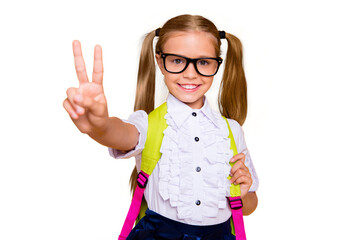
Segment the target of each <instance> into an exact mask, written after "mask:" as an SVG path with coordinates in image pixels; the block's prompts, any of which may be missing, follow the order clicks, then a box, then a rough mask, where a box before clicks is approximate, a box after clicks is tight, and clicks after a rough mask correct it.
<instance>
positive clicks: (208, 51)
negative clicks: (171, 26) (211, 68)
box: [162, 31, 217, 58]
mask: <svg viewBox="0 0 360 240" xmlns="http://www.w3.org/2000/svg"><path fill="white" fill-rule="evenodd" d="M216 43H217V40H216V38H215V37H214V36H213V35H211V34H210V33H207V32H203V31H189V32H184V31H178V32H172V33H170V34H169V36H168V38H167V40H166V42H165V43H164V46H163V47H162V51H163V52H164V53H173V54H179V55H183V56H186V57H190V58H197V57H216V49H215V46H216Z"/></svg>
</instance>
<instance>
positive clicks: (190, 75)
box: [184, 62, 198, 79]
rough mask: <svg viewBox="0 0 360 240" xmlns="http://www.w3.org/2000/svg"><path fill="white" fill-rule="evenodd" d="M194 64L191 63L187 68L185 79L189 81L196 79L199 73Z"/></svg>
mask: <svg viewBox="0 0 360 240" xmlns="http://www.w3.org/2000/svg"><path fill="white" fill-rule="evenodd" d="M194 64H195V63H194V62H190V63H189V65H188V66H187V68H186V69H185V71H184V77H185V78H189V79H194V78H196V77H197V75H198V73H197V71H196V69H195V66H194Z"/></svg>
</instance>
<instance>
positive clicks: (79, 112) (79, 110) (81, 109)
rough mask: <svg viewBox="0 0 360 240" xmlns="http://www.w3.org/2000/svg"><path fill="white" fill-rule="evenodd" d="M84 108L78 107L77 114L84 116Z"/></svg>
mask: <svg viewBox="0 0 360 240" xmlns="http://www.w3.org/2000/svg"><path fill="white" fill-rule="evenodd" d="M83 110H84V109H83V108H82V107H76V112H77V113H78V114H82V113H83Z"/></svg>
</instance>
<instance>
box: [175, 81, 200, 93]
mask: <svg viewBox="0 0 360 240" xmlns="http://www.w3.org/2000/svg"><path fill="white" fill-rule="evenodd" d="M178 86H179V87H180V88H181V89H182V90H183V91H185V92H195V91H197V90H198V89H199V87H200V84H180V83H178Z"/></svg>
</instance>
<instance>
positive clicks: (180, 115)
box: [166, 93, 220, 128]
mask: <svg viewBox="0 0 360 240" xmlns="http://www.w3.org/2000/svg"><path fill="white" fill-rule="evenodd" d="M166 101H167V112H168V113H169V114H170V115H171V117H172V119H173V120H174V121H175V123H176V125H177V127H178V128H180V127H181V126H182V124H183V123H184V122H185V120H186V119H187V118H188V117H189V116H191V114H192V113H193V112H195V113H198V112H202V113H203V114H204V115H205V116H206V117H207V118H208V119H209V120H210V121H211V122H212V123H213V124H214V125H215V126H216V127H218V128H220V123H219V122H218V119H217V118H216V116H215V112H214V111H213V110H212V108H211V106H210V104H209V103H208V100H207V98H206V97H205V96H204V105H203V106H202V107H201V108H200V109H192V108H191V107H189V106H188V105H186V104H185V103H183V102H181V101H180V100H179V99H177V98H176V97H174V96H173V95H172V94H170V93H169V96H168V97H167V100H166Z"/></svg>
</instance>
